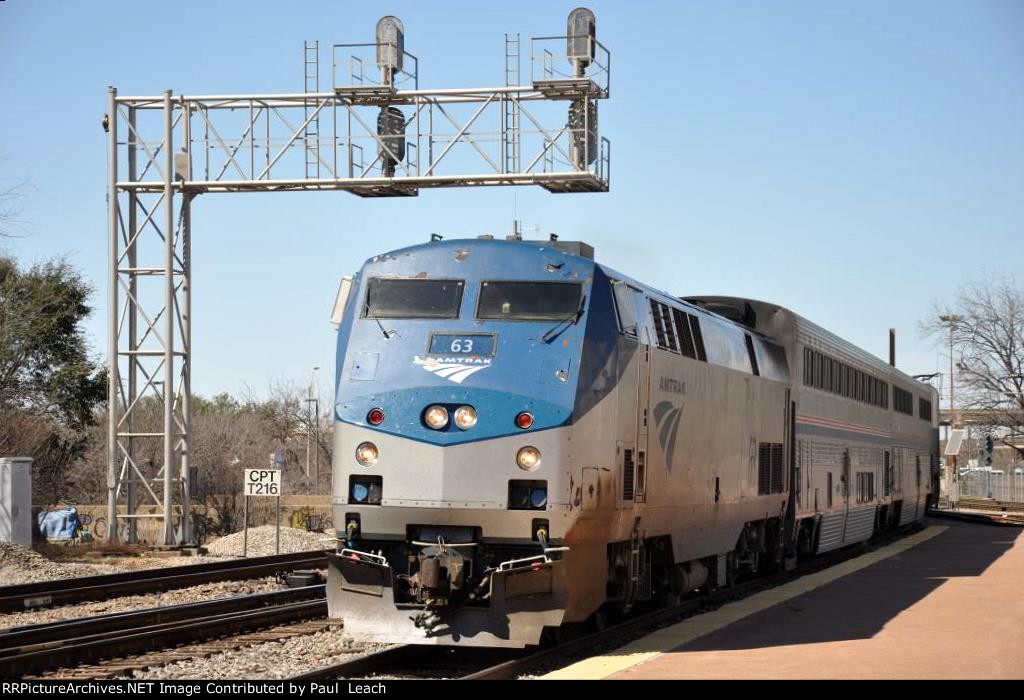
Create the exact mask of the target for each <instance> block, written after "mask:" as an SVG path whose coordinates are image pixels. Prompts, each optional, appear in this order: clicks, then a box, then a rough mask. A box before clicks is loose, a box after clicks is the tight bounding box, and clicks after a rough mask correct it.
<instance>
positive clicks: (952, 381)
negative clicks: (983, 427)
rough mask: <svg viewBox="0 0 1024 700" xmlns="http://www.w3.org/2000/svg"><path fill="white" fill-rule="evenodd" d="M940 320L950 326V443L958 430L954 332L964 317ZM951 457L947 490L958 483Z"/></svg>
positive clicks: (947, 438) (947, 433) (956, 315)
mask: <svg viewBox="0 0 1024 700" xmlns="http://www.w3.org/2000/svg"><path fill="white" fill-rule="evenodd" d="M939 320H940V321H942V322H943V323H946V324H948V325H949V428H947V432H946V440H947V442H948V441H949V439H950V436H952V434H953V429H954V428H956V424H957V415H956V389H955V385H956V379H955V376H954V375H953V332H954V330H956V324H958V323H960V322H961V321H963V320H964V317H963V316H960V315H958V314H947V315H944V316H939ZM950 456H951V457H952V462H953V464H952V469H950V474H949V477H948V478H947V479H946V484H947V487H946V488H947V489H948V488H949V485H950V484H952V483H953V482H954V481H958V479H957V464H956V458H957V455H950ZM947 468H949V467H947Z"/></svg>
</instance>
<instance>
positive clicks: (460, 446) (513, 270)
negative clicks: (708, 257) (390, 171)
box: [328, 238, 937, 647]
mask: <svg viewBox="0 0 1024 700" xmlns="http://www.w3.org/2000/svg"><path fill="white" fill-rule="evenodd" d="M336 309H337V314H336V316H337V320H338V321H339V328H338V354H337V367H336V371H337V375H336V376H337V398H336V405H335V421H336V423H335V432H334V441H335V450H334V466H333V477H334V479H333V483H334V493H333V503H334V522H335V524H336V525H337V527H338V533H339V534H338V537H339V543H338V548H337V551H336V552H335V553H332V554H331V555H330V575H329V583H328V591H329V596H328V601H329V606H330V614H331V616H333V617H342V618H344V620H345V628H346V631H347V632H348V633H349V634H350V635H352V636H353V637H356V638H360V639H367V640H377V641H385V642H401V643H418V644H465V645H475V646H509V647H522V646H525V645H530V644H536V643H538V642H539V641H540V639H541V636H542V634H543V632H544V630H545V628H557V627H559V626H561V625H564V624H567V623H573V622H582V621H585V620H587V619H588V618H590V617H591V616H593V615H595V614H597V613H602V612H604V611H607V610H609V609H614V610H627V609H629V608H630V607H632V606H633V605H635V604H637V603H638V602H640V601H650V600H667V599H672V598H673V597H676V596H680V595H684V594H686V593H688V592H690V591H693V590H695V589H698V588H701V587H716V586H726V585H729V583H730V582H731V581H733V580H734V579H735V578H736V577H737V576H740V575H743V574H744V573H745V572H755V571H758V570H760V569H763V568H765V567H773V568H776V567H785V566H787V565H789V564H791V563H792V562H794V561H795V560H796V558H797V557H798V556H801V555H812V554H814V553H817V552H821V551H826V550H829V549H834V548H838V547H842V546H844V545H847V544H851V543H855V542H861V541H864V540H866V539H869V538H870V537H871V536H872V535H873V534H874V533H876V532H879V531H882V530H886V529H890V528H893V527H896V526H898V525H900V524H903V523H906V522H909V521H910V520H913V519H917V518H920V517H921V516H922V515H923V512H924V508H925V505H926V503H927V502H928V500H929V498H931V494H933V493H934V492H935V487H934V485H933V479H934V478H935V477H934V474H935V469H936V466H937V423H936V418H937V415H936V414H937V410H932V408H933V407H936V408H937V397H936V395H935V392H934V390H933V389H932V388H931V387H929V386H927V385H924V384H921V383H920V382H917V381H915V380H913V379H911V378H910V377H908V376H906V375H904V374H903V373H901V372H899V371H897V370H896V369H895V368H893V367H891V366H889V365H888V364H885V363H883V362H882V361H880V360H878V359H877V358H875V357H873V356H871V355H870V354H868V353H866V352H864V351H862V350H859V349H858V348H856V347H854V346H853V345H851V344H849V343H847V342H845V341H842V340H841V339H839V338H837V337H836V336H834V335H832V334H830V333H828V332H827V331H825V330H823V329H821V328H819V327H818V326H816V325H814V324H812V323H810V322H809V321H806V320H805V319H803V318H801V317H799V316H797V315H795V314H793V313H792V312H790V311H788V310H786V309H783V308H780V307H778V306H774V305H771V304H766V303H762V302H758V301H754V300H747V299H735V298H726V297H707V298H689V299H680V298H678V297H673V296H671V295H669V294H666V293H663V292H659V291H657V290H654V289H652V288H650V287H648V286H646V285H643V284H641V283H639V282H637V281H636V280H634V279H631V278H629V277H626V276H625V275H622V274H619V273H617V272H615V271H614V270H611V269H609V268H607V267H605V266H603V265H599V264H597V263H596V262H595V261H594V259H593V251H592V249H591V248H590V247H589V246H587V245H586V244H583V243H573V242H563V241H557V240H551V241H522V240H493V239H490V238H481V239H472V240H454V241H433V242H430V243H426V244H423V245H418V246H413V247H410V248H405V249H402V250H397V251H394V252H391V253H386V254H383V255H379V256H376V257H374V258H372V259H370V260H368V261H367V262H366V264H365V265H364V266H363V267H362V269H361V270H360V271H359V273H358V275H356V276H355V277H353V278H351V279H347V280H345V281H344V282H343V284H342V288H341V293H340V294H339V300H338V305H337V307H336ZM908 397H909V398H908Z"/></svg>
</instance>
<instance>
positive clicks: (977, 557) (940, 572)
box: [679, 521, 1024, 652]
mask: <svg viewBox="0 0 1024 700" xmlns="http://www.w3.org/2000/svg"><path fill="white" fill-rule="evenodd" d="M941 524H942V525H947V526H948V527H949V529H947V530H946V531H945V532H943V533H941V534H940V535H938V536H936V537H934V538H932V539H930V540H928V541H926V542H924V543H922V544H920V545H917V546H916V547H913V548H911V549H909V550H907V551H905V552H902V553H900V554H897V555H895V556H892V557H889V558H888V559H885V560H883V561H880V562H878V563H877V564H873V565H872V566H869V567H867V568H865V569H862V570H861V571H858V572H856V573H853V574H850V575H848V576H844V577H842V578H840V579H837V580H835V581H833V582H831V583H829V584H826V585H825V586H822V587H821V588H818V589H815V590H813V591H810V592H808V593H804V594H802V595H799V596H797V597H796V598H792V599H791V600H788V601H785V602H783V603H780V604H778V605H775V606H773V607H771V608H769V609H767V610H763V611H761V612H758V613H755V614H753V615H751V616H749V617H747V618H744V619H743V620H740V621H738V622H734V623H733V624H731V625H728V626H726V627H724V628H722V629H721V630H718V631H716V632H712V633H710V634H708V635H706V636H704V637H701V638H699V639H695V640H694V641H692V642H689V643H687V644H685V645H683V646H682V647H679V650H685V651H688V652H690V651H725V650H736V649H757V648H765V647H774V646H788V645H794V644H814V643H820V642H836V641H845V640H851V639H869V638H871V637H873V636H875V635H876V634H877V633H878V632H879V630H881V629H882V628H883V627H884V626H885V625H886V623H888V622H889V621H890V620H891V619H893V618H894V617H895V616H896V615H898V614H900V613H901V612H902V611H903V610H905V609H907V608H908V607H910V606H912V605H914V604H915V603H917V602H918V601H920V600H922V599H923V598H925V597H926V596H928V595H930V594H931V593H932V592H934V591H935V590H936V589H937V588H939V587H940V586H942V585H943V583H945V582H946V581H947V580H948V579H954V578H962V577H976V576H981V575H982V574H983V573H984V572H985V570H986V569H988V567H989V566H991V564H992V563H993V562H995V561H996V560H997V559H999V558H1000V557H1001V556H1003V555H1004V554H1005V553H1006V552H1007V550H1009V549H1010V548H1011V547H1013V545H1014V543H1015V541H1016V540H1017V539H1018V538H1019V537H1022V536H1024V535H1022V531H1021V530H1020V529H1018V528H1009V527H992V526H990V525H974V524H966V523H950V522H948V521H945V522H942V523H941ZM949 614H951V615H953V614H955V611H950V612H949Z"/></svg>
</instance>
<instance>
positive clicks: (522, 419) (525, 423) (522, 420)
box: [516, 411, 533, 430]
mask: <svg viewBox="0 0 1024 700" xmlns="http://www.w3.org/2000/svg"><path fill="white" fill-rule="evenodd" d="M516 426H517V427H519V428H522V429H523V430H526V429H527V428H532V427H533V414H532V413H529V412H527V411H523V412H522V413H520V414H519V415H518V416H516Z"/></svg>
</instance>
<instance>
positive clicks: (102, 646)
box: [0, 587, 327, 678]
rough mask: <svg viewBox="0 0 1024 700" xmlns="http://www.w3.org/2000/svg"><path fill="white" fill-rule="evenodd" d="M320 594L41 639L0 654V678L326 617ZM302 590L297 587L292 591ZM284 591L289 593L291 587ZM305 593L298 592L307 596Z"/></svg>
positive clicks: (325, 604) (21, 675) (325, 609)
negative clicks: (46, 641)
mask: <svg viewBox="0 0 1024 700" xmlns="http://www.w3.org/2000/svg"><path fill="white" fill-rule="evenodd" d="M313 588H321V595H320V596H319V597H316V598H315V599H313V600H298V601H296V600H294V595H293V599H292V601H291V602H284V603H282V604H275V605H270V606H269V607H262V608H259V609H256V610H251V609H243V610H235V611H232V612H223V611H221V612H213V611H211V610H206V611H205V612H204V613H203V614H201V615H200V616H199V617H195V616H192V617H188V618H184V619H175V620H171V621H163V622H154V623H152V624H148V625H143V626H139V625H133V626H131V627H130V628H126V629H120V630H116V631H106V632H98V633H95V634H85V635H83V636H80V637H74V638H69V639H65V640H60V641H55V642H50V643H42V644H39V645H36V646H35V647H30V648H28V649H17V650H16V651H18V652H20V653H15V654H12V655H10V656H2V657H0V677H2V678H19V677H23V676H25V675H27V674H34V673H40V672H45V671H49V670H53V669H56V668H62V667H72V668H73V667H76V666H79V665H82V664H88V663H95V662H97V661H101V660H103V659H108V658H112V657H122V656H131V655H137V654H141V653H145V652H149V651H157V650H160V649H166V648H168V647H173V646H177V645H179V644H183V643H191V642H198V641H203V640H207V639H212V638H217V637H224V636H230V635H235V634H240V633H242V632H246V631H249V630H252V629H258V628H264V627H271V626H276V625H282V624H291V623H295V622H301V621H303V620H309V619H315V618H322V617H326V615H327V601H326V599H325V598H323V597H322V587H313ZM295 590H301V589H295ZM288 593H292V594H294V590H293V591H288ZM311 593H312V592H310V591H306V592H304V593H302V594H299V595H307V596H308V595H310V594H311Z"/></svg>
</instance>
